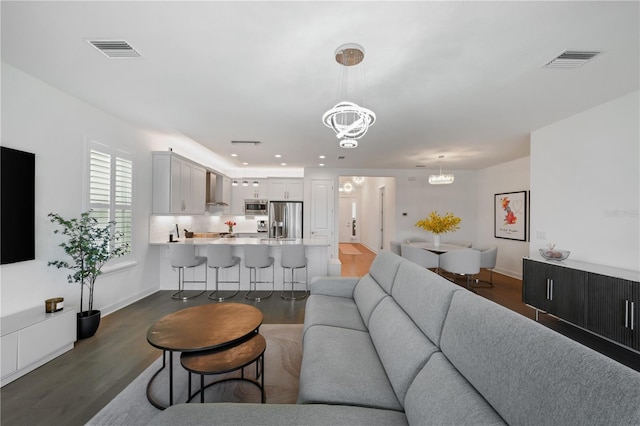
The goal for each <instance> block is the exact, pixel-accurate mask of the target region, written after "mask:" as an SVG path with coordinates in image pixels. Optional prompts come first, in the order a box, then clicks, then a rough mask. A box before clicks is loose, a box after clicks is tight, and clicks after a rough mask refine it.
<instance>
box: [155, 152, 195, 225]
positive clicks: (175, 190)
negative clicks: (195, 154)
mask: <svg viewBox="0 0 640 426" xmlns="http://www.w3.org/2000/svg"><path fill="white" fill-rule="evenodd" d="M206 175H207V171H206V170H205V169H204V167H202V166H200V165H198V164H196V163H194V162H192V161H189V160H188V159H186V158H182V157H180V156H178V155H176V154H173V153H171V152H154V153H153V214H204V211H205V201H206Z"/></svg>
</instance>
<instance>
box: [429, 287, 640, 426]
mask: <svg viewBox="0 0 640 426" xmlns="http://www.w3.org/2000/svg"><path fill="white" fill-rule="evenodd" d="M440 347H441V349H442V352H443V353H444V354H445V356H446V357H447V358H448V359H449V361H450V362H451V364H453V366H454V367H455V368H457V369H458V371H460V373H461V374H462V375H463V376H464V377H465V378H466V379H467V380H468V381H469V382H470V383H471V384H472V385H473V387H475V388H476V389H477V390H478V392H480V394H482V396H483V397H484V398H485V399H486V400H487V401H488V402H489V404H491V406H492V407H493V408H494V409H495V410H496V411H497V412H498V413H499V414H500V416H501V417H502V418H503V419H504V420H505V421H506V422H507V423H509V424H534V423H535V424H563V425H569V424H575V425H582V424H638V423H639V422H640V374H638V373H637V372H635V371H633V370H631V369H630V368H628V367H626V366H624V365H622V364H619V363H617V362H615V361H613V360H612V359H610V358H607V357H605V356H604V355H601V354H599V353H597V352H595V351H593V350H591V349H589V348H587V347H585V346H583V345H581V344H579V343H577V342H574V341H572V340H570V339H568V338H567V337H565V336H562V335H561V334H558V333H556V332H555V331H553V330H550V329H548V328H546V327H544V326H542V325H540V324H538V323H536V322H535V321H533V320H530V319H528V318H526V317H524V316H522V315H519V314H517V313H515V312H512V311H509V310H508V309H506V308H503V307H502V306H499V305H497V304H495V303H493V302H491V301H489V300H486V299H484V298H482V297H479V296H477V295H474V294H471V293H469V292H456V293H455V294H454V296H453V299H452V301H451V307H450V309H449V314H448V315H447V319H446V320H445V324H444V328H443V330H442V338H441V340H440Z"/></svg>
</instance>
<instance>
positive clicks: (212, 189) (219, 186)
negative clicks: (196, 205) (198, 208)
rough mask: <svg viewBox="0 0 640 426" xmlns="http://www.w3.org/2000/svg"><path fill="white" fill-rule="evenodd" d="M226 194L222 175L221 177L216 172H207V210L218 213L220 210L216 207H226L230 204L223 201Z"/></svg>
mask: <svg viewBox="0 0 640 426" xmlns="http://www.w3.org/2000/svg"><path fill="white" fill-rule="evenodd" d="M223 193H224V185H223V179H222V175H219V174H217V173H214V172H210V171H207V198H206V203H207V208H208V209H209V211H210V212H212V213H213V212H216V211H219V210H220V209H216V207H220V208H222V207H226V206H228V205H229V204H227V203H225V202H224V201H222V200H223Z"/></svg>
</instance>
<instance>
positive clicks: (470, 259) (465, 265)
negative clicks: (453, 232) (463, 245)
mask: <svg viewBox="0 0 640 426" xmlns="http://www.w3.org/2000/svg"><path fill="white" fill-rule="evenodd" d="M440 269H441V270H443V271H447V272H450V273H452V274H454V280H453V281H455V275H456V274H458V275H464V276H466V277H467V289H468V290H471V276H472V275H476V274H478V273H479V272H480V252H479V251H478V250H473V249H462V250H451V251H448V252H446V253H442V254H441V255H440Z"/></svg>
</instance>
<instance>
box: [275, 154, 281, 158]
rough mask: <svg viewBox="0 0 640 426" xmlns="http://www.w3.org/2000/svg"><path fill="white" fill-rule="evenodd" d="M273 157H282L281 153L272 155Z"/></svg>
mask: <svg viewBox="0 0 640 426" xmlns="http://www.w3.org/2000/svg"><path fill="white" fill-rule="evenodd" d="M274 157H276V158H282V155H280V154H276V155H274Z"/></svg>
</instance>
